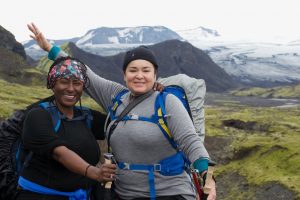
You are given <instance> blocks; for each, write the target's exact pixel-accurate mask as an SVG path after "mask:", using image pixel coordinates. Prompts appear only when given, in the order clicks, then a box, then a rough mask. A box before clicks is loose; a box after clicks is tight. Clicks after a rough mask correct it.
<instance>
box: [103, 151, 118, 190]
mask: <svg viewBox="0 0 300 200" xmlns="http://www.w3.org/2000/svg"><path fill="white" fill-rule="evenodd" d="M103 156H104V163H106V164H115V163H116V161H115V158H114V156H113V154H111V153H104V154H103ZM111 185H112V182H111V181H109V182H106V183H105V185H104V187H105V188H106V189H110V188H111Z"/></svg>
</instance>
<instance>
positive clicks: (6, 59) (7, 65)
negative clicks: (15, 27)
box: [0, 26, 44, 84]
mask: <svg viewBox="0 0 300 200" xmlns="http://www.w3.org/2000/svg"><path fill="white" fill-rule="evenodd" d="M0 58H1V59H0V79H4V80H6V81H8V82H15V83H21V84H31V83H33V82H34V83H39V82H40V81H41V79H43V78H44V77H43V75H42V74H41V73H40V72H38V71H36V69H35V68H30V64H29V62H32V60H31V58H30V57H28V56H26V54H25V50H24V47H23V46H22V44H20V43H19V42H17V41H16V39H15V36H14V35H13V34H11V33H10V32H9V31H8V30H6V29H5V28H3V27H2V26H0Z"/></svg>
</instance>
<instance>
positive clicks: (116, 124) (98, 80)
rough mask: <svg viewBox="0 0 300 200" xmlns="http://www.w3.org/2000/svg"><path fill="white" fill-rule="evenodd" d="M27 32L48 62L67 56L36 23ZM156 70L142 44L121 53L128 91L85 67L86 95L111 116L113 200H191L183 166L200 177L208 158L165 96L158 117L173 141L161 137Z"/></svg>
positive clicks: (180, 109)
mask: <svg viewBox="0 0 300 200" xmlns="http://www.w3.org/2000/svg"><path fill="white" fill-rule="evenodd" d="M28 28H29V29H30V30H31V32H32V33H33V34H34V35H32V36H31V37H32V38H33V39H35V40H36V41H37V42H38V44H39V46H40V47H41V48H42V49H44V50H45V51H47V52H49V54H48V58H50V59H53V60H55V59H57V58H59V57H61V56H66V53H64V52H63V51H61V49H60V48H59V47H56V46H52V45H51V44H50V43H49V42H48V41H47V40H46V39H45V37H44V36H43V34H42V33H41V32H40V31H39V30H38V28H37V27H36V26H35V25H34V24H30V25H28ZM158 67H159V66H158V63H157V61H156V57H155V55H154V54H153V52H152V51H151V50H150V49H149V48H147V47H145V46H140V47H137V48H134V49H132V50H129V51H128V52H126V53H125V56H124V62H123V76H124V81H125V83H126V86H127V88H125V87H124V86H122V85H121V84H118V83H116V82H113V81H110V80H106V79H104V78H102V77H100V76H99V75H97V74H95V73H94V72H93V71H92V70H91V69H90V68H88V67H87V75H88V76H89V78H90V87H89V88H87V89H86V92H87V93H88V94H89V95H90V96H91V97H92V98H93V99H94V100H95V101H96V102H97V103H98V104H100V105H101V106H103V107H104V109H106V111H107V112H109V113H110V114H111V116H112V121H111V122H110V124H109V126H108V131H107V132H108V136H107V138H108V143H109V144H110V147H111V149H112V153H113V155H114V157H115V160H116V162H117V166H118V168H117V170H118V174H121V175H117V176H116V180H115V181H114V186H115V192H116V195H117V199H161V200H166V199H188V200H194V199H195V198H196V194H195V189H194V188H193V185H192V184H191V178H190V176H189V174H188V173H187V172H186V171H185V170H184V169H185V166H186V165H187V164H191V166H193V167H194V168H195V169H197V170H198V171H199V172H200V174H201V176H202V177H205V175H206V172H207V169H208V160H209V155H208V153H207V151H206V149H205V147H204V145H203V143H202V142H201V140H200V138H199V136H198V135H197V134H196V132H195V129H194V126H193V123H192V121H191V119H190V117H189V115H188V113H187V111H186V109H185V108H184V106H183V105H182V103H181V102H180V101H179V100H178V99H177V97H175V96H173V95H166V99H165V105H164V108H163V109H164V110H165V112H166V115H165V116H162V118H166V122H167V128H168V129H169V131H170V134H171V135H172V142H170V141H169V140H168V139H166V137H164V134H163V131H162V129H161V126H160V122H161V121H160V119H159V118H157V113H156V109H155V105H156V100H157V98H158V96H159V95H160V94H161V93H160V92H157V91H153V85H154V83H155V81H156V75H157V70H158ZM137 102H138V104H137ZM134 104H137V105H134ZM129 106H130V107H131V108H130V109H129ZM124 110H127V113H124V112H123V111H124ZM171 143H172V144H171ZM174 144H175V146H176V148H174ZM185 158H187V159H185ZM187 160H189V161H190V163H188V162H187ZM211 186H212V189H211V192H210V193H209V196H208V198H207V199H209V200H213V199H216V190H215V182H214V181H213V183H212V185H211Z"/></svg>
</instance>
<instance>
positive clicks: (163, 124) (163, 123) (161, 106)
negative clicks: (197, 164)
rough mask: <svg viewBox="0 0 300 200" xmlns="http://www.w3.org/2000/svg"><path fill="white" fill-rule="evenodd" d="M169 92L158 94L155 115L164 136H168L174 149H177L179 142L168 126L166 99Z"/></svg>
mask: <svg viewBox="0 0 300 200" xmlns="http://www.w3.org/2000/svg"><path fill="white" fill-rule="evenodd" d="M167 95H168V93H167V92H161V93H159V94H158V95H157V97H156V100H155V108H154V109H155V115H156V117H157V119H158V127H159V128H160V130H161V131H162V132H163V134H164V136H165V137H166V138H167V140H168V141H169V143H170V144H171V145H172V147H173V148H174V149H177V144H176V142H175V141H174V138H173V136H172V134H171V132H170V130H169V128H168V125H167V120H166V117H167V113H166V108H165V100H166V97H167Z"/></svg>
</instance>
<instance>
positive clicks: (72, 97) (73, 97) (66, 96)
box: [63, 94, 75, 100]
mask: <svg viewBox="0 0 300 200" xmlns="http://www.w3.org/2000/svg"><path fill="white" fill-rule="evenodd" d="M63 96H64V97H65V98H66V99H70V100H73V99H75V95H68V94H64V95H63Z"/></svg>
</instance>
